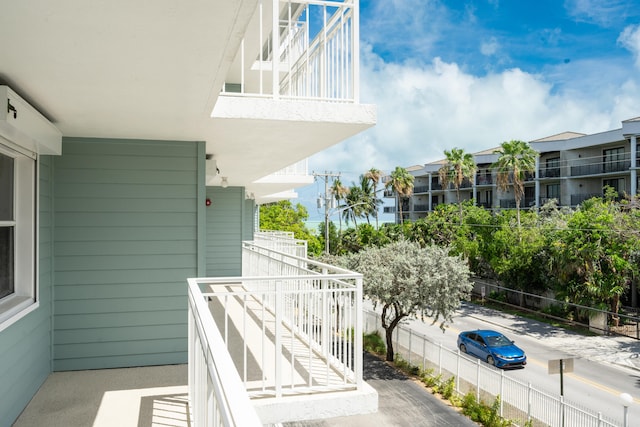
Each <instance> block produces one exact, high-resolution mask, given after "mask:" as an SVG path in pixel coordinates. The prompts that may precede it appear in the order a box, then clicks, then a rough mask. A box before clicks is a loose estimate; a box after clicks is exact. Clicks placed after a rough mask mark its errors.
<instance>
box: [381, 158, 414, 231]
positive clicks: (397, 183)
mask: <svg viewBox="0 0 640 427" xmlns="http://www.w3.org/2000/svg"><path fill="white" fill-rule="evenodd" d="M414 180H415V178H414V176H413V175H411V174H410V173H409V172H408V171H407V170H406V169H405V168H403V167H400V166H396V168H395V169H394V170H393V172H391V175H390V179H389V181H387V183H386V184H385V188H391V189H393V191H394V192H395V193H396V205H397V206H398V209H399V210H400V224H402V223H403V222H404V218H403V214H402V199H405V198H407V197H411V195H412V194H413V181H414Z"/></svg>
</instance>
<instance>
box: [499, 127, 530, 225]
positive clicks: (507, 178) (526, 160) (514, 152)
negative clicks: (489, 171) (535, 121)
mask: <svg viewBox="0 0 640 427" xmlns="http://www.w3.org/2000/svg"><path fill="white" fill-rule="evenodd" d="M493 153H494V154H498V155H499V157H498V160H497V161H496V162H495V163H494V164H493V165H492V168H495V169H496V171H497V174H498V179H497V184H498V188H499V189H500V190H502V191H505V190H506V189H507V188H509V185H512V186H513V195H514V197H515V199H516V214H517V218H518V228H520V201H521V200H522V197H523V196H524V181H525V179H526V173H527V172H535V170H536V158H537V157H538V153H537V152H536V151H535V150H534V149H533V148H531V146H530V145H529V144H528V143H527V142H524V141H518V140H511V141H505V142H503V143H502V144H500V148H499V149H497V150H495V151H494V152H493Z"/></svg>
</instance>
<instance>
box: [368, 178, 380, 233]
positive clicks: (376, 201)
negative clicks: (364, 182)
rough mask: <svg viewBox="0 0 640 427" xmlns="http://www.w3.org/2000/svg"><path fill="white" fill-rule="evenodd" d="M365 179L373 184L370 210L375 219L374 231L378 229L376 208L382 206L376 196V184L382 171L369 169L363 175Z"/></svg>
mask: <svg viewBox="0 0 640 427" xmlns="http://www.w3.org/2000/svg"><path fill="white" fill-rule="evenodd" d="M364 176H365V178H366V179H368V180H369V181H371V184H373V200H372V208H373V209H374V210H373V214H374V216H375V218H376V229H378V206H380V205H381V204H382V200H380V199H379V198H378V196H377V193H376V192H377V190H378V184H379V183H380V180H381V179H382V171H381V170H379V169H376V168H371V169H369V170H368V171H367V172H366V173H365V174H364Z"/></svg>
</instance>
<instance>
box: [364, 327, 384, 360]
mask: <svg viewBox="0 0 640 427" xmlns="http://www.w3.org/2000/svg"><path fill="white" fill-rule="evenodd" d="M362 345H363V346H364V350H365V351H367V352H369V353H374V354H379V355H384V354H386V353H387V346H386V345H385V344H384V340H383V339H382V337H381V336H380V334H379V333H378V332H377V331H376V332H372V333H370V334H364V335H363V343H362Z"/></svg>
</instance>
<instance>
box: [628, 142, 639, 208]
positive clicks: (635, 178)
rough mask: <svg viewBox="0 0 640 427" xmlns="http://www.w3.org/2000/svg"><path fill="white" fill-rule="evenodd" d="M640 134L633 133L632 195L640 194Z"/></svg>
mask: <svg viewBox="0 0 640 427" xmlns="http://www.w3.org/2000/svg"><path fill="white" fill-rule="evenodd" d="M637 145H638V135H631V150H630V151H631V196H635V195H636V194H638V188H637V187H638V171H637V169H636V166H637V165H636V152H637V151H638V150H637Z"/></svg>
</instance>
